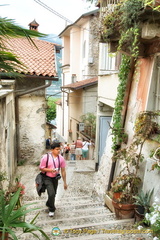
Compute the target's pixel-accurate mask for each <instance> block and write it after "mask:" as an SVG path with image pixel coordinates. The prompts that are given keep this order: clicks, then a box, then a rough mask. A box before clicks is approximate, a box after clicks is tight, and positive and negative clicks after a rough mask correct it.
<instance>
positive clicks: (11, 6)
mask: <svg viewBox="0 0 160 240" xmlns="http://www.w3.org/2000/svg"><path fill="white" fill-rule="evenodd" d="M37 2H41V3H44V4H45V5H47V6H48V7H49V8H51V9H53V10H54V11H56V12H58V13H59V14H60V15H62V16H64V17H65V18H67V19H69V20H71V21H72V22H74V21H76V20H77V19H78V18H79V17H80V16H81V15H82V14H83V13H86V12H89V11H92V10H94V9H96V8H95V5H92V6H91V4H90V3H86V0H0V7H1V8H0V9H1V11H0V16H1V17H6V18H8V19H13V20H14V21H15V23H16V24H17V25H19V26H22V27H24V28H27V29H28V28H29V26H28V24H29V23H30V22H32V21H33V20H34V19H35V20H36V22H37V23H38V24H39V28H38V31H39V32H41V33H45V34H56V35H58V34H60V33H61V32H62V31H63V29H64V28H65V27H66V22H65V20H63V19H61V18H60V17H58V16H56V15H55V14H53V13H52V12H50V11H49V10H47V9H46V8H44V7H43V6H41V5H40V4H38V3H37ZM69 24H71V23H69Z"/></svg>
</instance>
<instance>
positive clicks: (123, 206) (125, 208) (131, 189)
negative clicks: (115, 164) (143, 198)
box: [111, 173, 141, 219]
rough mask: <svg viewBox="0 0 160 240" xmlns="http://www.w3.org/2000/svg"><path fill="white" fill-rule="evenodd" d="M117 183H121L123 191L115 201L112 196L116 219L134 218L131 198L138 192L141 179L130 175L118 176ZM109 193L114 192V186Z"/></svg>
mask: <svg viewBox="0 0 160 240" xmlns="http://www.w3.org/2000/svg"><path fill="white" fill-rule="evenodd" d="M115 181H117V178H116V180H115ZM118 181H121V182H122V186H123V190H122V192H121V194H120V196H119V198H117V199H116V198H115V197H114V194H113V199H112V204H113V206H114V209H115V214H116V217H117V219H125V218H132V217H134V209H135V204H134V199H133V196H134V194H135V193H137V191H138V186H139V184H140V183H141V179H140V178H139V177H137V176H136V175H135V174H133V173H130V174H123V175H121V176H119V177H118ZM111 191H114V184H113V187H112V188H111Z"/></svg>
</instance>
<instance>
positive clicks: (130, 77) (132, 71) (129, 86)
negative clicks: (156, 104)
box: [107, 58, 135, 191]
mask: <svg viewBox="0 0 160 240" xmlns="http://www.w3.org/2000/svg"><path fill="white" fill-rule="evenodd" d="M130 66H131V70H130V73H129V75H128V84H127V87H126V92H127V94H126V96H125V99H124V104H123V105H124V108H123V112H122V116H123V118H122V121H123V127H124V125H125V120H126V115H127V108H128V103H129V96H130V91H131V83H132V79H133V74H134V70H135V60H134V58H132V59H131V65H130ZM123 113H124V114H123ZM115 168H116V161H112V165H111V171H110V176H109V182H108V187H107V191H109V190H110V188H111V183H112V182H113V178H114V172H115Z"/></svg>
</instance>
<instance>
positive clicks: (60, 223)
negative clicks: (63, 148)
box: [17, 160, 153, 240]
mask: <svg viewBox="0 0 160 240" xmlns="http://www.w3.org/2000/svg"><path fill="white" fill-rule="evenodd" d="M66 170H67V182H68V189H67V190H66V191H64V190H63V182H62V180H60V181H59V187H58V193H57V197H56V212H55V215H54V217H53V218H51V217H49V216H48V214H47V213H46V207H45V200H46V197H47V196H46V193H45V194H43V196H42V197H39V196H38V195H37V193H36V189H35V183H34V179H35V176H36V175H37V173H38V167H36V166H35V165H25V166H20V167H18V171H17V174H22V177H21V182H22V183H23V184H24V185H25V186H26V194H25V197H24V202H25V203H26V202H27V203H35V204H36V207H39V209H40V210H38V211H39V216H38V218H37V225H39V226H40V227H42V229H43V230H44V232H45V233H46V234H47V235H48V236H49V237H50V239H51V240H52V239H53V240H54V239H55V240H61V239H70V240H79V239H80V240H90V239H92V240H110V239H114V240H151V239H153V238H152V237H151V236H149V235H148V234H147V233H145V234H142V233H140V234H137V233H136V231H137V230H136V228H135V226H134V219H124V220H116V219H115V215H114V213H112V212H110V210H109V209H107V208H106V207H105V206H104V202H103V201H102V200H100V199H99V198H98V196H95V194H93V182H94V162H93V161H92V160H90V161H89V160H83V161H74V162H71V161H67V168H66ZM36 211H37V210H36ZM36 211H33V212H31V213H30V214H28V215H27V216H26V220H28V221H30V220H32V219H33V217H34V216H35V214H36ZM55 230H58V231H59V232H57V231H55ZM58 233H59V235H57V236H56V234H58ZM19 234H20V232H19ZM18 239H19V240H29V239H30V240H32V239H35V238H34V237H33V236H31V235H30V234H28V235H27V234H22V235H20V236H19V238H18ZM40 240H44V238H43V237H42V236H40Z"/></svg>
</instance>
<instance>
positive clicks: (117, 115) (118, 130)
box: [112, 55, 130, 150]
mask: <svg viewBox="0 0 160 240" xmlns="http://www.w3.org/2000/svg"><path fill="white" fill-rule="evenodd" d="M129 71H130V57H128V56H125V55H123V56H122V63H121V66H120V70H119V75H118V76H119V86H118V89H117V97H116V100H115V108H114V113H113V125H112V126H113V127H112V135H113V138H112V141H113V145H112V149H113V150H116V149H117V145H119V144H121V143H122V142H123V139H125V138H126V134H125V133H124V129H123V123H122V117H121V113H122V109H123V104H124V96H125V91H126V84H127V79H128V74H129Z"/></svg>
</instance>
